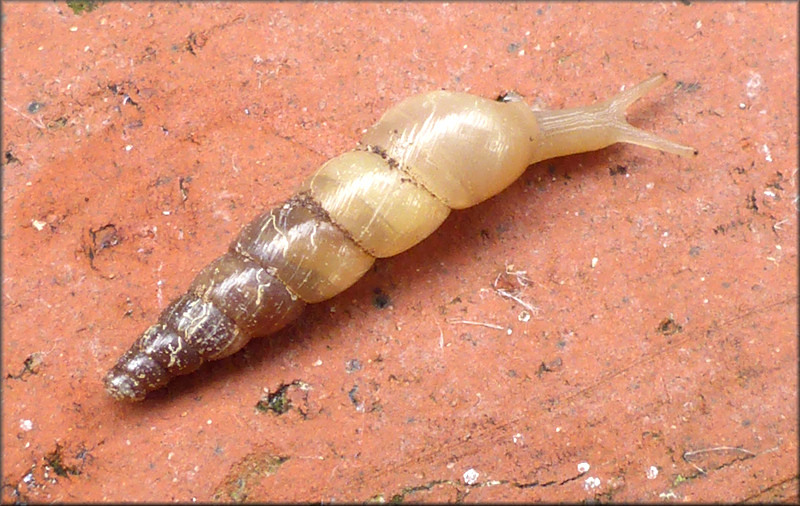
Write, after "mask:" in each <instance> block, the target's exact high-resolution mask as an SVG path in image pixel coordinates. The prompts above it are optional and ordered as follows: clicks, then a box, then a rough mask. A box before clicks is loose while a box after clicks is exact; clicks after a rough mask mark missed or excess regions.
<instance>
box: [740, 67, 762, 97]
mask: <svg viewBox="0 0 800 506" xmlns="http://www.w3.org/2000/svg"><path fill="white" fill-rule="evenodd" d="M761 84H762V80H761V74H759V73H757V72H751V73H750V79H748V80H747V83H746V84H745V85H744V86H745V88H747V92H746V94H747V96H748V97H749V98H755V96H756V95H758V89H759V88H761Z"/></svg>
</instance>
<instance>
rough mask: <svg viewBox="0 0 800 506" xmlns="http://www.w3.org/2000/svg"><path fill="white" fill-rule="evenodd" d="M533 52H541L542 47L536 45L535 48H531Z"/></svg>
mask: <svg viewBox="0 0 800 506" xmlns="http://www.w3.org/2000/svg"><path fill="white" fill-rule="evenodd" d="M533 50H534V51H541V50H542V46H540V45H539V44H536V45H535V46H533Z"/></svg>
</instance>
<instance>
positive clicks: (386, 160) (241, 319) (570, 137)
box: [104, 74, 697, 401]
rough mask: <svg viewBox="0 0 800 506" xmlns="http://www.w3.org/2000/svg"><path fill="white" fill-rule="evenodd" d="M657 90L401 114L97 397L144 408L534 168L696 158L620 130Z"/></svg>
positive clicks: (324, 171) (171, 311) (265, 231)
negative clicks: (179, 380)
mask: <svg viewBox="0 0 800 506" xmlns="http://www.w3.org/2000/svg"><path fill="white" fill-rule="evenodd" d="M665 80H666V75H665V74H656V75H654V76H652V77H650V78H649V79H647V80H645V81H643V82H641V83H640V84H638V85H636V86H634V87H632V88H630V89H627V90H625V91H622V92H620V93H619V94H617V95H616V96H614V97H613V98H611V99H610V100H607V101H605V102H601V103H597V104H595V105H591V106H587V107H579V108H573V109H564V110H558V111H534V110H531V108H529V107H528V106H527V105H526V104H525V103H524V102H523V101H522V100H521V99H520V98H519V97H513V96H512V97H511V98H510V100H489V99H485V98H481V97H478V96H474V95H469V94H466V93H456V92H449V91H433V92H430V93H426V94H422V95H417V96H413V97H411V98H408V99H406V100H404V101H402V102H400V103H399V104H398V105H396V106H394V107H392V108H391V109H389V110H388V111H387V112H386V113H385V114H384V115H383V117H381V119H380V120H379V121H378V122H377V123H376V124H375V125H374V126H372V127H371V128H370V129H368V130H367V131H366V133H365V134H364V137H363V139H362V140H361V141H360V143H359V144H358V146H357V147H356V148H355V149H354V150H352V151H349V152H347V153H344V154H342V155H340V156H337V157H336V158H333V159H331V160H329V161H328V162H327V163H325V164H323V165H322V167H320V168H319V169H318V170H317V172H316V173H314V174H313V175H311V176H310V177H309V178H308V179H307V180H306V181H305V182H304V183H303V184H302V186H301V188H300V189H299V191H298V192H297V193H296V194H295V195H294V196H292V197H290V198H289V199H288V200H287V201H286V202H285V203H283V204H282V205H280V206H278V207H275V208H273V209H271V210H269V211H266V212H263V213H262V214H260V215H259V216H258V217H256V218H255V219H254V220H253V221H251V222H250V223H249V224H247V225H245V226H244V228H243V229H242V230H241V232H240V233H239V235H238V236H237V237H236V238H235V239H234V240H233V242H232V243H231V244H230V247H229V248H228V251H227V252H226V253H225V254H224V255H222V256H221V257H219V258H217V259H216V260H214V261H212V262H211V263H210V264H209V265H208V266H206V267H205V268H204V269H203V270H202V271H200V273H199V274H198V275H197V277H196V278H195V279H194V280H193V281H192V282H191V284H190V285H189V288H188V290H187V292H186V293H184V294H183V295H181V296H180V297H178V298H177V299H176V300H174V301H173V302H172V303H171V304H170V305H169V306H167V307H166V309H164V310H163V312H162V313H161V315H160V316H159V319H158V321H157V323H156V324H155V325H153V326H151V327H150V328H148V329H147V330H145V332H144V333H143V334H142V335H141V336H140V337H139V338H138V339H137V340H136V341H135V342H134V343H133V345H132V346H131V348H130V349H129V350H128V351H127V352H126V353H125V354H123V355H122V356H121V357H120V358H119V360H118V362H117V363H116V365H114V367H113V368H112V369H111V370H110V371H109V372H108V374H107V375H106V376H105V380H104V381H105V388H106V391H107V392H108V393H109V394H110V395H111V396H112V397H114V398H115V399H121V400H130V401H138V400H141V399H144V398H145V396H146V395H147V393H148V392H151V391H153V390H156V389H159V388H161V387H163V386H164V385H166V384H167V383H168V382H169V381H170V379H171V378H173V377H175V376H178V375H183V374H189V373H191V372H193V371H195V370H197V368H198V367H200V365H201V364H202V363H203V362H206V361H210V360H217V359H220V358H223V357H227V356H228V355H231V354H232V353H234V352H236V351H238V350H239V349H241V348H242V347H243V346H244V345H245V344H246V343H247V342H248V341H250V339H252V338H254V337H263V336H266V335H269V334H272V333H274V332H276V331H278V330H279V329H281V328H283V327H285V326H286V325H287V324H289V323H290V322H292V321H293V320H295V319H296V318H297V317H298V316H299V315H300V313H301V312H302V310H303V308H304V307H305V306H306V304H312V303H316V302H321V301H324V300H326V299H329V298H331V297H333V296H335V295H337V294H338V293H340V292H342V291H343V290H345V289H346V288H348V287H349V286H351V285H352V284H353V283H355V282H356V281H357V280H358V279H359V278H361V277H362V276H363V275H364V273H366V272H367V270H368V269H369V268H370V266H372V264H373V262H375V259H376V258H384V257H390V256H393V255H396V254H398V253H400V252H402V251H405V250H407V249H409V248H411V247H412V246H414V245H415V244H417V243H418V242H420V241H422V240H423V239H424V238H426V237H427V236H428V235H430V234H431V233H432V232H433V231H434V230H436V228H438V227H439V225H440V224H441V223H442V222H443V221H444V219H445V218H447V216H448V215H449V214H450V211H451V210H453V209H464V208H467V207H470V206H474V205H476V204H478V203H480V202H482V201H484V200H486V199H488V198H490V197H492V196H494V195H496V194H497V193H499V192H500V191H502V190H503V189H505V188H506V187H508V186H509V185H510V184H511V183H512V182H513V181H514V180H516V179H517V178H518V177H519V176H520V175H521V174H522V173H523V172H524V171H525V169H526V168H527V167H528V166H530V165H532V164H534V163H536V162H538V161H541V160H545V159H548V158H554V157H558V156H564V155H569V154H573V153H581V152H585V151H594V150H597V149H601V148H604V147H606V146H609V145H611V144H614V143H617V142H627V143H631V144H638V145H641V146H645V147H648V148H653V149H657V150H661V151H664V152H668V153H673V154H677V155H681V156H692V155H696V154H697V151H696V150H694V149H692V148H690V147H687V146H683V145H680V144H677V143H675V142H672V141H669V140H666V139H663V138H661V137H658V136H657V135H655V134H651V133H648V132H645V131H643V130H639V129H637V128H635V127H633V126H631V125H630V124H629V123H628V122H627V121H626V119H625V111H626V109H627V108H628V106H629V105H630V104H632V103H633V102H635V101H636V100H638V99H639V98H640V97H642V96H644V95H645V94H646V93H648V92H649V91H650V90H651V89H653V88H654V87H655V86H657V85H659V84H661V83H663V82H664V81H665Z"/></svg>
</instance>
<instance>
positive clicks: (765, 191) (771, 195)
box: [764, 190, 775, 198]
mask: <svg viewBox="0 0 800 506" xmlns="http://www.w3.org/2000/svg"><path fill="white" fill-rule="evenodd" d="M764 195H766V196H767V197H772V198H775V192H774V191H772V190H764Z"/></svg>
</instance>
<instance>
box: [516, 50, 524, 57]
mask: <svg viewBox="0 0 800 506" xmlns="http://www.w3.org/2000/svg"><path fill="white" fill-rule="evenodd" d="M517 56H525V50H524V49H520V50H519V53H517Z"/></svg>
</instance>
